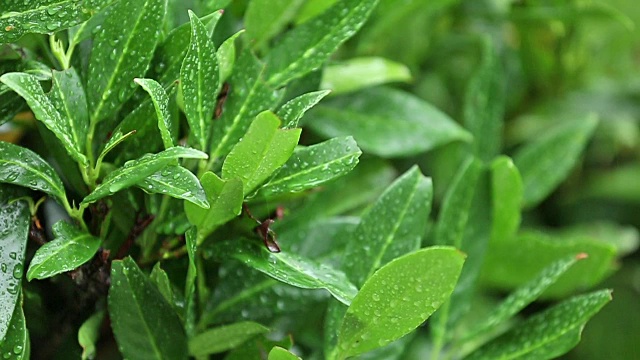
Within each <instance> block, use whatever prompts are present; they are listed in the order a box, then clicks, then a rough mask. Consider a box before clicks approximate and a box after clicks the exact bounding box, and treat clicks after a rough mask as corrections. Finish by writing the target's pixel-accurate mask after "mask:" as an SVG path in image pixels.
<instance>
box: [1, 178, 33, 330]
mask: <svg viewBox="0 0 640 360" xmlns="http://www.w3.org/2000/svg"><path fill="white" fill-rule="evenodd" d="M20 190H21V189H19V188H12V187H10V186H7V185H1V186H0V241H2V251H0V270H2V271H0V283H1V284H2V291H0V339H5V337H6V336H7V334H13V335H15V336H18V337H20V336H25V334H26V331H25V330H24V315H22V316H21V317H22V320H20V319H19V318H20V315H21V314H22V306H20V305H16V304H17V303H18V297H19V294H20V288H21V284H22V275H23V269H24V260H25V252H26V250H27V240H28V237H29V225H30V214H29V207H28V206H27V203H26V202H25V201H14V202H11V201H12V200H13V199H16V198H18V197H21V196H24V192H21V191H20ZM16 309H17V310H16ZM16 311H18V315H19V316H18V318H16V319H13V317H14V315H15V314H16ZM14 324H16V326H18V328H16V331H17V332H14V331H13V329H12V325H14ZM20 324H21V325H20ZM20 326H22V328H23V330H22V331H21V330H20V329H19V328H20ZM16 341H17V340H16Z"/></svg>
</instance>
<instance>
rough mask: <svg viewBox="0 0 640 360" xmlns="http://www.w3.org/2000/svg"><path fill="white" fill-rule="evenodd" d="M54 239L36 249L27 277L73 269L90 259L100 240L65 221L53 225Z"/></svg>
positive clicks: (29, 278)
mask: <svg viewBox="0 0 640 360" xmlns="http://www.w3.org/2000/svg"><path fill="white" fill-rule="evenodd" d="M53 235H54V240H53V241H50V242H48V243H46V244H44V245H42V247H41V248H39V249H38V251H36V254H35V255H34V256H33V260H31V264H30V265H29V271H27V279H28V280H29V281H31V280H33V279H46V278H48V277H52V276H54V275H57V274H61V273H63V272H67V271H69V270H73V269H75V268H77V267H79V266H80V265H82V264H84V263H85V262H87V261H89V260H91V258H93V255H95V253H96V252H97V251H98V249H99V248H100V244H101V242H102V240H101V239H100V238H97V237H95V236H92V235H91V234H89V233H87V232H83V231H81V230H79V229H77V228H76V227H74V226H73V225H70V224H68V223H66V222H65V221H58V222H57V223H55V224H54V225H53Z"/></svg>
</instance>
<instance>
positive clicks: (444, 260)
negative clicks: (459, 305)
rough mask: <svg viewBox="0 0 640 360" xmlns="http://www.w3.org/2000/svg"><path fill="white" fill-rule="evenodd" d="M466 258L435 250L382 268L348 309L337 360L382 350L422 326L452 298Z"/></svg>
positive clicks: (448, 251)
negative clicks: (382, 347) (378, 349)
mask: <svg viewBox="0 0 640 360" xmlns="http://www.w3.org/2000/svg"><path fill="white" fill-rule="evenodd" d="M464 258H465V256H464V255H463V254H462V253H460V252H459V251H457V250H456V249H453V248H449V247H432V248H426V249H422V250H419V251H416V252H413V253H411V254H407V255H404V256H402V257H399V258H396V259H394V260H392V261H391V262H389V263H388V264H386V265H385V266H383V267H382V268H380V269H379V270H378V271H377V272H376V273H375V274H373V276H372V277H371V278H369V279H368V280H367V282H366V283H365V284H364V285H363V286H362V288H361V289H360V292H359V293H358V295H357V296H356V298H355V299H353V302H352V303H351V306H349V309H348V310H347V313H346V315H345V317H344V320H343V322H342V326H341V328H340V332H339V334H338V339H339V343H338V347H337V350H338V354H339V356H338V358H339V359H344V358H345V357H348V356H353V355H358V354H361V353H364V352H366V351H370V350H373V349H376V348H379V347H381V346H384V345H386V344H388V343H391V342H392V341H394V340H396V339H399V338H400V337H402V336H404V335H406V334H407V333H409V332H410V331H412V330H414V329H415V328H416V327H418V326H419V325H420V324H422V323H423V322H424V321H425V320H426V319H427V318H429V316H431V314H433V312H434V311H436V309H437V308H438V307H440V306H441V305H442V304H443V303H444V302H445V300H446V299H447V298H448V297H449V295H451V292H452V291H453V288H454V286H455V284H456V281H457V279H458V276H459V275H460V271H461V270H462V265H463V263H464ZM400 279H402V280H400Z"/></svg>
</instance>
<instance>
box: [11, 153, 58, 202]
mask: <svg viewBox="0 0 640 360" xmlns="http://www.w3.org/2000/svg"><path fill="white" fill-rule="evenodd" d="M0 182H4V183H9V184H14V185H19V186H25V187H28V188H30V189H33V190H38V191H42V192H44V193H46V194H49V195H51V196H53V197H54V198H55V199H56V200H57V201H58V202H59V203H61V204H64V203H65V202H66V201H67V199H66V195H65V191H64V185H63V184H62V180H60V178H59V177H58V174H57V173H56V172H55V170H53V168H52V167H51V165H49V164H48V163H47V162H46V161H44V160H43V159H42V158H41V157H40V156H39V155H38V154H36V153H34V152H33V151H31V150H29V149H25V148H23V147H20V146H18V145H13V144H10V143H6V142H4V141H0Z"/></svg>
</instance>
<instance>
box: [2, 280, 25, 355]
mask: <svg viewBox="0 0 640 360" xmlns="http://www.w3.org/2000/svg"><path fill="white" fill-rule="evenodd" d="M8 328H9V329H8V331H6V333H5V332H3V335H2V342H0V352H1V353H2V354H3V357H4V358H7V359H9V358H11V359H13V360H23V359H30V358H31V357H30V354H29V353H30V342H29V332H28V330H27V326H26V323H25V318H24V311H23V310H22V291H20V301H18V303H17V304H16V306H15V309H14V310H13V315H12V316H11V321H10V322H9V324H8Z"/></svg>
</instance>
